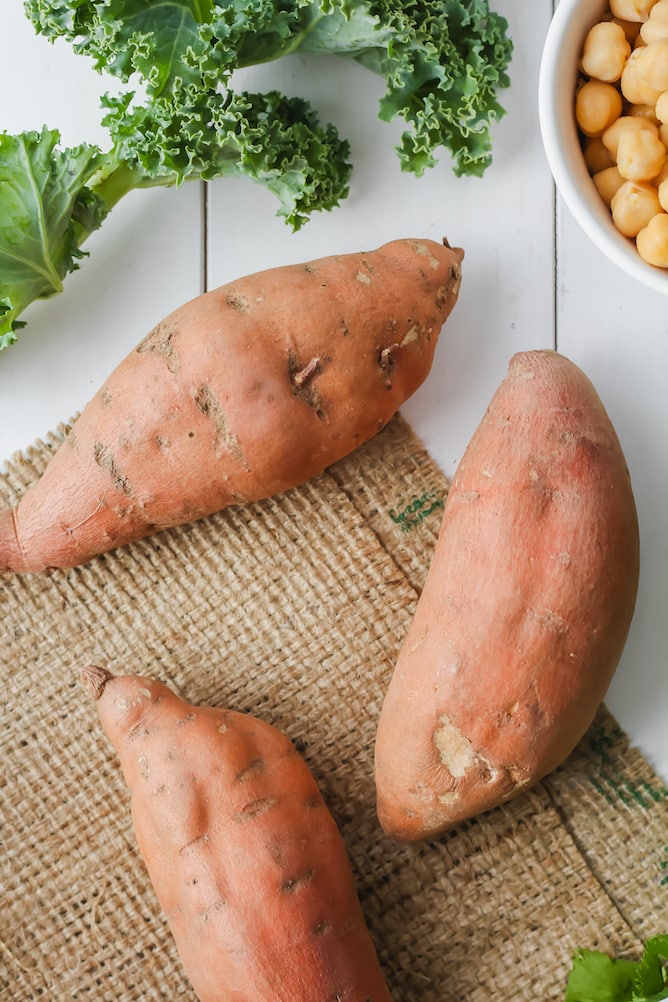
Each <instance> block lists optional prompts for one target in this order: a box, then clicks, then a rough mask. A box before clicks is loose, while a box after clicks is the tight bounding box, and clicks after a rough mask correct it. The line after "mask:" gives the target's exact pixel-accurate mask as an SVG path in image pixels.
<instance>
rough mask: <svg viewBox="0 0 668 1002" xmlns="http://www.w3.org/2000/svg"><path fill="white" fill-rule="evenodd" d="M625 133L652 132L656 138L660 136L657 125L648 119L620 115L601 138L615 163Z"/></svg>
mask: <svg viewBox="0 0 668 1002" xmlns="http://www.w3.org/2000/svg"><path fill="white" fill-rule="evenodd" d="M625 132H651V133H652V134H653V135H654V136H658V134H659V130H658V129H657V127H656V125H654V123H653V122H650V121H649V120H648V119H646V118H642V117H640V116H635V115H620V117H619V118H618V119H616V120H615V121H614V122H613V123H612V125H609V126H608V128H607V129H606V130H605V132H604V133H603V135H602V136H601V141H602V142H603V145H604V146H605V148H606V150H607V151H608V152H609V154H610V156H611V157H612V159H613V160H614V161H615V162H616V161H617V157H618V149H619V140H620V138H621V136H622V135H623V134H624V133H625Z"/></svg>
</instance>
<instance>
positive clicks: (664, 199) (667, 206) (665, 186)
mask: <svg viewBox="0 0 668 1002" xmlns="http://www.w3.org/2000/svg"><path fill="white" fill-rule="evenodd" d="M656 192H657V195H658V196H659V205H660V206H661V208H662V209H663V211H664V212H668V179H666V178H663V180H661V181H659V184H658V187H657V189H656Z"/></svg>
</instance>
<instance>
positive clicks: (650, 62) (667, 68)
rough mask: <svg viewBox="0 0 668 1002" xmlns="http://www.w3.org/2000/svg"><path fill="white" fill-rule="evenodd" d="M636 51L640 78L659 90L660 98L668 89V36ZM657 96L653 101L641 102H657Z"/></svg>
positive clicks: (642, 81) (647, 84)
mask: <svg viewBox="0 0 668 1002" xmlns="http://www.w3.org/2000/svg"><path fill="white" fill-rule="evenodd" d="M636 51H637V55H635V62H636V70H637V73H638V79H639V81H640V82H641V83H642V84H645V85H646V86H647V87H649V88H651V90H653V91H656V92H658V93H657V98H658V96H660V94H661V93H662V91H664V90H668V38H659V39H657V41H656V42H652V43H651V45H646V46H645V47H644V48H643V49H638V50H636ZM657 98H655V99H654V101H653V102H640V103H648V104H652V103H653V104H656V100H657Z"/></svg>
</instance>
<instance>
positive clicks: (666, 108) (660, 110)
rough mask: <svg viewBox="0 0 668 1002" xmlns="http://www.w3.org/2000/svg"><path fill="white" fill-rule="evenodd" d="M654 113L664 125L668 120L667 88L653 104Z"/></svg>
mask: <svg viewBox="0 0 668 1002" xmlns="http://www.w3.org/2000/svg"><path fill="white" fill-rule="evenodd" d="M654 114H655V115H656V117H657V119H658V120H659V122H662V123H663V124H664V125H665V124H666V122H668V90H665V91H664V92H663V94H662V95H661V97H660V98H659V100H658V101H657V102H656V104H655V105H654Z"/></svg>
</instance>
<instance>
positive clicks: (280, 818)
mask: <svg viewBox="0 0 668 1002" xmlns="http://www.w3.org/2000/svg"><path fill="white" fill-rule="evenodd" d="M82 679H83V681H84V684H85V686H86V688H87V690H88V692H89V693H90V694H91V695H92V696H93V698H94V699H95V700H96V705H97V710H98V714H99V717H100V721H101V723H102V727H103V729H104V731H105V733H106V734H107V736H108V738H109V740H110V741H111V743H112V745H113V746H114V748H115V750H116V752H117V754H118V757H119V760H120V764H121V768H122V770H123V775H124V777H125V780H126V782H127V785H128V787H129V789H130V791H131V810H132V819H133V824H134V829H135V833H136V837H137V842H138V845H139V849H140V852H141V855H142V857H143V859H144V862H145V863H146V867H147V870H148V874H149V877H150V879H151V882H152V885H153V887H154V889H155V892H156V895H157V898H158V901H159V903H160V905H161V907H162V909H163V911H164V913H165V915H166V917H167V920H168V922H169V926H170V929H171V931H172V934H173V936H174V940H175V942H176V946H177V948H178V952H179V955H180V958H181V961H182V963H183V966H184V969H185V971H186V973H187V975H188V977H189V979H190V981H191V983H192V986H193V988H194V990H195V992H196V993H197V996H198V998H199V999H200V1000H201V1002H231V1000H232V999H234V1000H235V1002H334V1000H336V999H340V1000H344V999H345V1000H346V1002H391V997H390V994H389V991H388V988H387V985H386V982H385V980H384V977H383V974H382V972H381V968H380V964H379V961H378V957H377V954H376V951H375V947H374V945H373V943H372V940H371V936H370V934H369V931H368V928H367V926H366V924H365V920H364V916H363V914H362V909H361V906H360V903H359V899H358V896H357V893H356V890H355V886H354V881H353V874H352V870H351V867H350V863H349V860H348V856H347V854H346V850H345V847H344V843H343V840H342V837H341V835H340V832H339V830H338V828H337V826H336V823H335V822H334V819H333V817H332V815H331V813H330V811H329V810H328V808H327V806H326V805H325V802H324V800H323V798H322V796H321V794H320V791H319V789H318V786H317V784H316V781H315V779H314V777H313V775H312V773H311V772H310V770H309V768H308V766H307V765H306V762H305V761H304V759H303V758H302V757H301V756H300V755H299V753H298V752H297V750H296V748H295V746H294V745H293V744H292V742H291V741H290V740H289V739H288V737H287V736H286V735H284V734H283V733H282V732H281V731H279V730H278V729H277V728H276V727H274V726H272V725H271V724H269V723H267V722H265V721H263V720H260V719H258V718H255V717H253V716H251V715H250V714H244V713H240V712H236V711H233V710H225V709H218V708H216V707H207V706H193V705H191V704H189V703H187V702H185V701H184V700H183V699H181V698H180V697H179V696H177V695H176V694H175V693H174V692H173V691H172V690H171V689H169V688H168V687H167V686H166V685H164V684H162V683H161V682H157V681H154V680H152V679H149V678H143V677H141V676H137V675H123V676H113V675H112V674H111V673H110V672H109V671H107V670H106V669H105V668H101V667H98V666H96V665H90V666H87V667H86V668H84V670H83V672H82Z"/></svg>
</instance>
